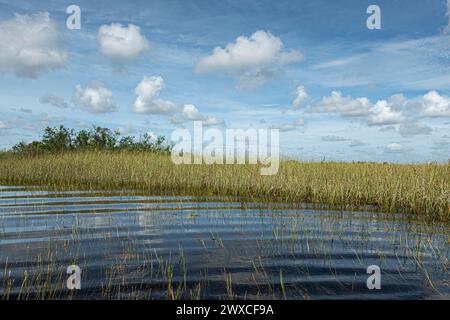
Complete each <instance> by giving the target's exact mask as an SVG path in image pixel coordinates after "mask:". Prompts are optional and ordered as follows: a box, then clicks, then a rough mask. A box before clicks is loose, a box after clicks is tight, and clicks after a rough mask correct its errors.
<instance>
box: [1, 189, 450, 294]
mask: <svg viewBox="0 0 450 320" xmlns="http://www.w3.org/2000/svg"><path fill="white" fill-rule="evenodd" d="M448 258H449V232H448V226H446V225H441V226H433V227H430V226H425V225H423V224H421V223H418V222H411V221H410V222H407V221H406V220H405V219H398V218H395V219H393V218H392V215H382V214H374V213H371V212H333V211H325V210H311V209H306V208H303V209H301V208H299V207H298V206H293V205H289V204H280V203H271V204H267V203H245V204H244V203H241V202H239V201H221V200H220V198H210V199H201V200H200V199H198V198H195V197H188V196H180V197H176V196H148V195H142V194H137V193H132V192H123V191H112V192H103V191H63V192H58V191H45V190H38V189H37V188H28V187H27V188H25V187H10V186H0V270H5V272H1V273H0V284H2V285H3V287H0V294H1V295H8V294H9V297H15V296H17V295H19V293H20V292H21V290H22V293H20V294H22V297H23V290H24V288H26V290H27V293H28V294H29V297H30V298H33V297H39V293H38V291H37V290H36V284H37V287H39V285H42V286H43V285H44V283H43V282H42V281H43V280H42V279H50V280H49V281H47V283H45V286H46V288H49V290H48V291H49V292H48V293H47V295H46V296H45V297H47V298H65V297H67V296H68V291H67V290H66V289H65V288H64V286H65V278H66V274H65V271H66V267H67V266H68V265H70V264H73V263H76V264H78V265H79V266H80V267H81V268H82V270H83V273H82V284H83V286H82V288H83V289H82V290H81V291H79V292H77V297H80V298H117V297H120V298H153V299H160V298H188V299H189V298H195V297H197V296H200V297H201V298H212V299H215V298H225V297H229V296H232V297H234V298H264V299H279V298H288V299H324V298H325V299H336V298H338V299H423V298H449V297H450V289H449V270H448V269H449V265H448ZM372 264H375V265H378V266H380V268H381V272H382V275H381V285H382V288H381V289H380V290H369V289H367V286H366V280H367V277H368V274H366V269H367V267H368V266H369V265H372ZM49 270H51V272H50V274H49ZM25 274H26V276H24V275H25ZM47 275H48V278H47V277H46V276H47ZM230 279H231V280H230ZM8 280H14V281H8ZM40 281H41V282H42V283H41V282H40ZM5 283H6V284H8V283H9V284H11V285H6V286H5ZM21 287H22V289H21ZM227 288H228V289H227Z"/></svg>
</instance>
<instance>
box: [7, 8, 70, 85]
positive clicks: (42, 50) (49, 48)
mask: <svg viewBox="0 0 450 320" xmlns="http://www.w3.org/2000/svg"><path fill="white" fill-rule="evenodd" d="M60 29H61V28H59V27H57V26H56V25H55V23H54V22H53V21H52V20H51V19H50V15H49V13H48V12H39V13H36V14H32V15H18V14H16V16H15V17H14V18H13V19H10V20H6V21H3V22H0V72H13V73H14V74H16V75H17V76H19V77H29V78H36V77H37V76H38V75H39V74H40V73H41V72H45V71H47V70H51V69H56V68H59V67H61V66H63V65H64V63H65V62H66V60H67V53H66V51H65V50H64V48H63V44H62V39H61V33H60Z"/></svg>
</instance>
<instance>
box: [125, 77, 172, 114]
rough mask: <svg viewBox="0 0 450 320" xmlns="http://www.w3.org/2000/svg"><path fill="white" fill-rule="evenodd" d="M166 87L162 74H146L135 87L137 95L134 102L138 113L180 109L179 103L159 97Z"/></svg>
mask: <svg viewBox="0 0 450 320" xmlns="http://www.w3.org/2000/svg"><path fill="white" fill-rule="evenodd" d="M163 88H164V79H163V78H161V77H160V76H150V77H149V76H144V78H143V79H142V80H141V82H139V84H138V85H137V86H136V88H135V89H134V92H135V94H136V95H137V97H136V100H135V101H134V104H133V108H132V109H133V111H134V112H136V113H156V114H168V113H174V112H176V111H179V108H178V107H177V105H176V104H175V103H174V102H172V101H168V100H163V99H160V98H158V96H159V93H160V91H161V90H162V89H163Z"/></svg>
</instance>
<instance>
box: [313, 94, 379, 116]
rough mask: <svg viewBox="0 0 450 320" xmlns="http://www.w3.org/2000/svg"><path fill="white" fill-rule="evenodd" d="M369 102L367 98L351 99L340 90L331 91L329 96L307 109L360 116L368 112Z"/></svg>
mask: <svg viewBox="0 0 450 320" xmlns="http://www.w3.org/2000/svg"><path fill="white" fill-rule="evenodd" d="M370 107H371V103H370V101H369V99H367V98H365V97H364V98H356V99H353V98H352V97H350V96H347V97H345V96H343V95H342V93H341V92H340V91H332V92H331V95H330V96H326V97H323V98H322V100H321V101H319V102H317V103H316V104H315V105H314V106H312V107H310V108H309V110H308V111H310V112H319V113H330V112H337V113H340V114H342V115H344V116H348V117H362V116H366V115H367V114H368V113H369V109H370Z"/></svg>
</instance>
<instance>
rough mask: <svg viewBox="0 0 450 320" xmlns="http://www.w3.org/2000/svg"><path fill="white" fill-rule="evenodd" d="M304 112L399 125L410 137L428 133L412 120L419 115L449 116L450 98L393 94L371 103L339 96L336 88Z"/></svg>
mask: <svg viewBox="0 0 450 320" xmlns="http://www.w3.org/2000/svg"><path fill="white" fill-rule="evenodd" d="M307 111H308V112H312V113H336V114H339V115H342V116H343V117H349V118H355V119H358V120H359V121H361V122H363V123H365V124H367V125H370V126H388V125H398V124H400V125H401V126H400V128H399V130H398V132H399V133H400V134H401V135H404V136H408V135H409V136H410V135H416V134H428V133H430V132H431V130H432V128H430V127H427V126H423V125H418V124H417V123H416V122H417V120H418V119H419V118H420V117H422V118H423V117H430V118H431V117H433V118H438V117H440V118H445V117H450V97H447V96H444V95H440V94H439V93H438V92H436V91H430V92H428V93H426V94H425V95H423V96H419V97H415V98H412V99H407V98H406V97H405V96H404V95H403V94H395V95H393V96H391V97H390V98H389V99H387V100H377V101H376V102H371V101H370V100H369V99H368V98H366V97H359V98H353V97H351V96H344V95H342V93H341V92H340V91H332V92H331V94H330V95H329V96H325V97H323V98H322V99H321V100H319V101H317V102H315V103H313V104H311V105H309V106H308V108H307Z"/></svg>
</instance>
